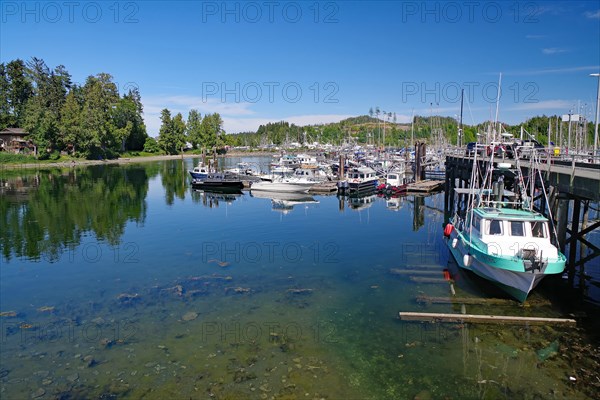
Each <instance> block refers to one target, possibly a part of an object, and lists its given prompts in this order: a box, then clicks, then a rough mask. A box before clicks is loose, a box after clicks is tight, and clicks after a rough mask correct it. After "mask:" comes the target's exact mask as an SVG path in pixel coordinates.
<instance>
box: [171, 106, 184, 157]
mask: <svg viewBox="0 0 600 400" xmlns="http://www.w3.org/2000/svg"><path fill="white" fill-rule="evenodd" d="M171 124H172V128H171V129H172V132H173V140H174V145H175V149H177V150H178V151H181V152H183V149H184V147H185V144H186V137H185V131H186V126H185V121H184V120H183V115H181V113H177V115H175V118H173V120H172V121H171Z"/></svg>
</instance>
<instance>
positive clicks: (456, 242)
mask: <svg viewBox="0 0 600 400" xmlns="http://www.w3.org/2000/svg"><path fill="white" fill-rule="evenodd" d="M456 246H458V238H454V239H452V248H453V249H455V248H456Z"/></svg>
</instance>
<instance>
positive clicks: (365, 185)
mask: <svg viewBox="0 0 600 400" xmlns="http://www.w3.org/2000/svg"><path fill="white" fill-rule="evenodd" d="M346 182H347V183H348V191H349V192H350V193H361V192H369V191H375V189H376V188H377V184H378V183H379V178H378V177H377V174H376V173H375V170H374V169H373V168H370V167H358V168H352V169H351V170H350V171H348V179H347V180H346Z"/></svg>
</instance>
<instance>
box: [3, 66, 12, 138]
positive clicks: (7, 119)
mask: <svg viewBox="0 0 600 400" xmlns="http://www.w3.org/2000/svg"><path fill="white" fill-rule="evenodd" d="M9 89H10V84H9V82H8V75H7V73H6V65H5V64H4V63H1V64H0V130H2V129H5V128H8V127H9V126H12V125H13V117H12V115H11V113H10V103H9Z"/></svg>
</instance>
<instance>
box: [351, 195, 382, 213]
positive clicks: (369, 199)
mask: <svg viewBox="0 0 600 400" xmlns="http://www.w3.org/2000/svg"><path fill="white" fill-rule="evenodd" d="M376 199H377V195H375V194H370V195H367V196H349V197H348V206H350V208H351V209H352V210H356V211H358V210H364V209H366V208H369V207H371V206H372V205H373V203H374V202H375V200H376Z"/></svg>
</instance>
